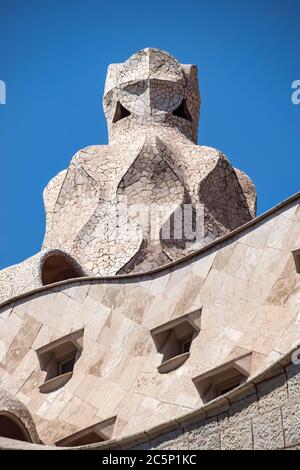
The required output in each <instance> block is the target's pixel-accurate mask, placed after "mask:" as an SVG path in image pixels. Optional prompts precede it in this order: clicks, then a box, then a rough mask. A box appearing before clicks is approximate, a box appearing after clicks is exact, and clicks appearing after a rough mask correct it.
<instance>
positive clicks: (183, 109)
mask: <svg viewBox="0 0 300 470" xmlns="http://www.w3.org/2000/svg"><path fill="white" fill-rule="evenodd" d="M172 114H173V115H174V116H177V117H180V118H182V119H186V120H187V121H190V122H193V119H192V116H191V115H190V112H189V109H188V107H187V104H186V100H185V99H183V100H182V101H181V103H180V105H179V106H178V108H176V109H174V111H173V112H172Z"/></svg>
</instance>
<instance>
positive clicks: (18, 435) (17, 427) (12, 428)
mask: <svg viewBox="0 0 300 470" xmlns="http://www.w3.org/2000/svg"><path fill="white" fill-rule="evenodd" d="M0 436H1V437H6V438H8V439H16V440H18V441H25V442H30V439H29V437H28V435H27V432H26V431H25V429H24V426H23V425H22V424H21V423H19V422H18V421H17V419H15V418H11V417H10V416H7V415H5V414H1V415H0Z"/></svg>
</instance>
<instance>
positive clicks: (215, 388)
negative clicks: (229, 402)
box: [192, 352, 252, 403]
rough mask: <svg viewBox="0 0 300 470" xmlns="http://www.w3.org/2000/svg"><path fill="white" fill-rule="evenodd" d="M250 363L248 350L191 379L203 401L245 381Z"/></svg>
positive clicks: (211, 398)
mask: <svg viewBox="0 0 300 470" xmlns="http://www.w3.org/2000/svg"><path fill="white" fill-rule="evenodd" d="M251 363H252V353H251V352H250V353H247V354H244V355H243V356H240V357H238V358H236V359H234V360H231V361H229V362H227V363H225V364H222V365H221V366H218V367H216V368H215V369H212V370H210V371H207V372H204V373H203V374H201V375H198V376H197V377H194V378H193V379H192V380H193V382H194V385H195V387H196V388H197V390H198V393H199V395H200V397H201V399H202V401H203V403H207V402H208V401H210V400H213V399H214V398H217V397H219V396H221V395H224V394H225V393H228V392H230V390H233V389H234V388H236V387H238V386H239V385H241V384H242V383H243V382H245V381H246V380H247V378H248V377H249V374H250V370H251Z"/></svg>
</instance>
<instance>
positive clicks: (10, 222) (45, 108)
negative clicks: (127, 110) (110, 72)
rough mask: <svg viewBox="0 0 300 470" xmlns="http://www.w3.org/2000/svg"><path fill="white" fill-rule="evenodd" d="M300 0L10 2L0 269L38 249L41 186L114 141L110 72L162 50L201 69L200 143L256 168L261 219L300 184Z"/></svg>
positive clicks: (5, 33) (1, 76) (2, 73)
mask: <svg viewBox="0 0 300 470" xmlns="http://www.w3.org/2000/svg"><path fill="white" fill-rule="evenodd" d="M299 39H300V1H299V0H239V1H238V0H193V1H192V0H185V1H177V0H159V1H157V0H151V1H150V0H149V1H146V0H145V1H144V0H139V1H137V0H131V1H116V0H111V1H107V0H104V1H102V0H43V1H41V0H26V1H25V0H0V80H4V81H5V82H6V85H7V104H6V105H0V156H1V185H0V201H1V203H0V211H1V213H0V216H1V231H0V268H2V267H5V266H8V265H10V264H14V263H17V262H19V261H21V260H23V259H25V258H27V257H28V256H31V255H32V254H34V253H36V252H37V251H39V249H40V246H41V243H42V239H43V234H44V225H45V217H44V209H43V202H42V191H43V188H44V186H45V185H46V184H47V182H48V181H49V180H50V179H51V178H52V177H53V176H54V175H55V174H57V173H58V172H59V171H60V170H62V169H63V168H65V167H67V165H68V163H69V161H70V159H71V157H72V155H73V154H74V153H75V152H76V151H77V150H78V149H80V148H82V147H85V146H87V145H91V144H99V143H106V142H107V133H106V125H105V120H104V114H103V111H102V105H101V99H102V92H103V85H104V80H105V75H106V69H107V66H108V65H109V64H110V63H111V62H123V61H124V60H126V59H127V58H128V57H129V56H130V55H131V54H132V53H134V52H136V51H137V50H139V49H142V48H144V47H149V46H150V47H159V48H162V49H165V50H167V51H169V52H170V53H172V54H173V55H175V57H176V58H178V59H179V60H180V61H181V62H183V63H194V64H197V65H198V67H199V78H200V92H201V96H202V108H201V115H200V126H199V143H201V144H204V145H208V146H212V147H217V148H219V149H221V150H222V151H223V152H224V153H225V154H226V155H227V156H228V158H229V159H230V161H231V162H232V164H233V165H235V166H237V167H238V168H241V169H243V170H244V171H246V172H247V173H248V174H249V175H250V176H251V177H252V179H253V180H254V182H255V184H256V187H257V191H258V212H259V213H260V212H263V211H265V210H267V209H268V208H270V207H272V206H274V205H275V204H276V203H278V202H280V201H281V200H283V199H285V198H287V197H289V196H290V195H292V194H293V193H295V192H297V191H298V190H299V189H300V178H299V157H300V153H299V150H300V138H299V137H300V105H298V106H295V105H293V104H292V102H291V92H292V91H291V83H292V82H293V81H294V80H297V79H300V60H299V54H300V50H299V44H300V41H299Z"/></svg>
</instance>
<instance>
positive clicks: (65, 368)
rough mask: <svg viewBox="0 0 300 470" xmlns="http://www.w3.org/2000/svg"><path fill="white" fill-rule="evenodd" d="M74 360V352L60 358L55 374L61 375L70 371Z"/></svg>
mask: <svg viewBox="0 0 300 470" xmlns="http://www.w3.org/2000/svg"><path fill="white" fill-rule="evenodd" d="M75 360H76V353H74V354H73V355H72V356H69V357H68V358H66V359H61V360H59V361H58V362H57V374H58V375H62V374H66V373H67V372H72V371H73V369H74V365H75Z"/></svg>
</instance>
